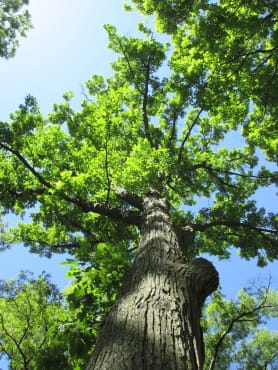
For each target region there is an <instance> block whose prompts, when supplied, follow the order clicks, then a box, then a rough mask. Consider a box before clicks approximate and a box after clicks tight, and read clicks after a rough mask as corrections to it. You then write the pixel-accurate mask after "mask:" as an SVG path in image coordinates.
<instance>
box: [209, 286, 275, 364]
mask: <svg viewBox="0 0 278 370" xmlns="http://www.w3.org/2000/svg"><path fill="white" fill-rule="evenodd" d="M277 307H278V296H277V292H275V291H273V290H271V289H270V288H269V286H267V287H260V288H256V287H255V284H254V286H253V287H252V289H250V288H249V289H242V290H241V291H240V292H239V294H238V301H237V302H234V301H231V300H225V297H224V295H223V294H222V293H221V292H220V291H218V292H216V293H214V294H213V297H212V300H211V302H210V303H209V304H208V305H207V307H206V309H205V310H204V317H203V328H204V340H205V344H206V363H205V369H208V370H213V369H222V370H227V369H231V368H235V367H233V365H234V366H236V368H237V369H247V368H248V369H275V368H276V367H277V363H278V362H277V361H278V355H277V351H276V349H275V347H276V346H277V339H278V337H277V336H278V332H277V331H276V332H275V331H269V330H268V329H267V328H266V327H263V326H262V324H265V323H266V320H268V319H270V318H275V317H276V318H277Z"/></svg>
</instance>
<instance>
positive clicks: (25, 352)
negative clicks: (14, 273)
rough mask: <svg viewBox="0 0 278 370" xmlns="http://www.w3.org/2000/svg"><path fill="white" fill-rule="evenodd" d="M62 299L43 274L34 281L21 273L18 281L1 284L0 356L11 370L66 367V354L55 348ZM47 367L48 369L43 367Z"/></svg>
mask: <svg viewBox="0 0 278 370" xmlns="http://www.w3.org/2000/svg"><path fill="white" fill-rule="evenodd" d="M62 312H63V309H62V302H61V296H60V294H59V292H58V290H57V288H56V286H55V285H53V284H52V283H51V282H50V280H49V276H48V275H46V274H45V273H43V274H42V275H40V276H39V277H38V278H37V279H35V278H34V277H33V276H32V275H31V274H29V273H23V272H21V273H20V274H19V277H18V279H17V280H6V281H1V282H0V357H2V356H3V355H6V356H8V359H9V360H10V366H11V368H20V367H25V368H40V369H46V368H48V369H54V368H55V367H54V364H53V362H52V359H55V366H57V365H60V366H62V367H63V368H65V369H66V368H68V367H67V365H68V362H67V359H66V355H65V351H63V350H62V346H61V343H60V348H59V344H58V343H56V345H57V344H58V345H57V346H56V348H55V349H53V348H52V345H53V343H54V342H55V340H56V338H55V330H54V332H53V329H54V327H55V324H57V323H58V324H57V325H56V326H58V325H59V320H60V319H61V317H60V315H62ZM46 364H47V366H46Z"/></svg>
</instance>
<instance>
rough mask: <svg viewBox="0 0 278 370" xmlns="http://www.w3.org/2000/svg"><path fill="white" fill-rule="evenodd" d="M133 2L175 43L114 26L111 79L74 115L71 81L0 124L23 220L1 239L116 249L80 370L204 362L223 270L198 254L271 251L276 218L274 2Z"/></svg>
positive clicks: (9, 198) (40, 246)
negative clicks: (209, 301)
mask: <svg viewBox="0 0 278 370" xmlns="http://www.w3.org/2000/svg"><path fill="white" fill-rule="evenodd" d="M134 3H136V4H137V6H138V7H139V9H140V11H143V12H147V13H148V12H153V11H154V12H155V13H157V24H158V27H159V29H160V30H162V31H165V32H167V33H168V36H167V38H170V37H171V44H167V43H165V42H163V43H161V42H159V41H157V40H156V39H155V36H154V35H155V33H154V31H153V30H150V29H148V28H147V27H146V26H145V25H143V24H140V25H139V30H140V31H141V35H142V37H141V38H136V37H126V36H120V35H119V34H118V33H117V31H116V29H115V28H114V27H113V26H111V25H107V26H106V30H107V32H108V36H109V47H110V48H111V49H112V50H113V51H114V52H115V53H116V54H117V55H118V59H116V60H115V61H114V62H113V63H112V67H113V70H114V75H113V76H112V77H110V78H108V79H107V80H104V78H102V77H101V76H95V75H94V76H93V77H92V78H91V80H90V81H89V82H88V83H87V84H86V87H87V90H88V93H87V94H86V95H87V98H86V99H85V101H84V102H83V104H82V109H81V111H79V112H74V111H73V109H72V107H71V105H70V98H71V93H66V94H65V95H64V100H65V101H64V103H62V104H55V105H54V109H53V112H52V113H50V114H49V116H48V117H47V118H43V117H42V115H41V113H40V111H39V106H38V104H37V102H36V100H35V99H34V98H33V97H31V96H28V97H27V98H26V100H25V103H24V104H22V105H21V106H20V107H19V109H18V111H17V112H15V113H14V114H12V115H11V121H10V122H2V123H1V126H0V137H1V140H0V148H1V151H2V154H1V167H0V168H1V170H0V171H1V172H0V182H1V194H0V200H1V204H2V207H3V210H4V211H6V212H7V211H11V212H14V213H16V214H17V215H19V216H20V215H22V214H23V212H26V211H28V216H29V219H28V220H27V221H25V222H23V221H20V222H19V223H18V225H17V226H16V227H12V228H10V229H9V230H8V231H7V232H5V233H4V234H3V236H2V243H3V244H5V243H7V244H11V243H17V242H23V243H25V245H26V246H30V248H31V251H32V252H36V253H39V254H44V255H48V256H51V254H52V253H61V252H65V251H67V252H69V253H71V254H72V255H74V258H75V259H76V261H77V263H79V264H85V265H87V268H88V269H89V268H90V264H91V263H92V260H93V258H94V256H95V251H96V250H97V249H98V248H99V246H100V245H101V246H106V248H107V249H108V250H115V255H119V263H120V266H121V270H120V276H119V275H118V274H117V266H115V271H114V275H113V274H112V275H110V276H109V277H108V280H109V279H111V280H113V279H114V277H113V276H116V278H115V281H116V284H115V287H113V284H112V286H111V284H110V285H109V284H107V287H109V289H110V288H111V289H112V290H110V291H108V293H107V296H108V297H109V295H111V297H112V298H111V297H110V298H111V299H114V295H113V289H118V287H119V285H121V284H122V286H121V289H120V293H119V296H118V299H117V300H116V302H115V304H114V306H113V308H112V309H111V311H110V313H109V314H108V316H107V317H106V319H105V320H104V322H103V323H102V325H101V328H100V332H99V336H98V340H97V342H96V345H95V349H94V353H93V356H92V358H91V360H90V361H89V363H88V366H87V369H100V368H101V369H111V368H113V369H115V370H118V369H123V368H128V369H150V368H153V369H163V368H164V369H169V370H170V369H201V368H202V367H203V363H204V359H205V356H204V345H203V339H202V328H201V326H200V318H201V310H202V306H203V304H204V301H205V299H206V297H207V296H209V295H210V294H211V293H212V292H213V291H214V290H216V288H217V286H218V273H217V271H216V270H215V268H214V267H213V265H212V264H211V263H210V262H209V261H207V260H205V259H204V258H202V257H200V254H201V253H203V252H209V253H210V254H214V255H218V256H219V257H221V258H224V257H228V256H229V252H228V248H229V247H230V246H234V247H236V248H239V250H240V254H241V256H242V257H245V258H247V259H248V258H252V257H257V258H258V263H259V264H260V265H264V264H265V263H267V261H273V260H274V259H275V258H276V257H277V244H278V238H277V229H278V228H277V221H278V220H277V215H274V214H273V213H266V210H265V209H264V208H260V207H258V206H257V204H256V201H255V199H254V196H255V194H256V191H257V190H258V189H259V188H260V187H267V186H270V185H275V184H277V179H278V176H277V171H275V170H273V167H274V165H273V164H274V163H275V161H277V150H276V149H277V139H276V138H277V135H276V134H277V127H276V125H275V122H277V107H276V102H275V94H276V90H277V73H276V62H277V60H276V52H275V51H276V48H277V45H278V43H277V30H276V28H277V20H276V19H277V9H276V5H275V4H274V3H273V2H272V1H263V2H262V1H260V2H256V1H252V2H251V1H250V2H248V3H246V2H244V4H243V3H240V4H238V2H237V3H235V2H234V1H232V0H230V1H228V0H226V1H221V2H220V3H218V2H217V3H215V4H214V3H211V2H207V1H197V2H186V9H185V8H184V6H185V5H184V4H185V3H184V2H183V1H177V2H171V1H167V2H161V1H154V0H153V1H148V2H147V1H146V2H144V3H145V4H143V2H142V1H134ZM146 4H147V5H148V6H151V8H148V9H147V8H146V6H147V5H146ZM151 4H152V5H151ZM163 4H164V5H163ZM185 10H186V11H185ZM168 21H169V22H168ZM175 21H176V22H175ZM174 25H175V26H174ZM216 36H217V37H216ZM251 36H252V37H251ZM163 40H164V39H163ZM166 60H167V61H168V68H166ZM240 135H241V137H242V141H241V142H240V144H238V143H237V142H235V141H234V137H235V136H236V137H239V136H240ZM231 140H233V141H231ZM259 151H260V152H259ZM268 164H269V166H268ZM206 198H208V199H209V206H207V205H208V202H205V204H206V207H204V201H203V200H204V199H206ZM193 205H194V208H193V207H192V206H193ZM112 255H113V254H112ZM106 257H107V254H105V253H104V254H103V256H102V257H100V260H99V262H98V264H99V265H100V266H105V264H106V263H107V259H106ZM196 257H197V258H196ZM129 263H131V267H130V269H129V270H128V272H127V273H126V275H125V276H124V278H123V280H121V279H120V278H121V274H123V271H125V269H126V266H127V265H128V264H129ZM122 267H123V268H122ZM120 280H121V284H120V283H119V281H120ZM81 292H82V290H81ZM84 292H85V293H87V292H86V291H84ZM81 294H82V293H81ZM88 294H90V291H88ZM101 295H102V298H101V299H102V302H104V298H105V293H103V291H101ZM92 306H93V303H92Z"/></svg>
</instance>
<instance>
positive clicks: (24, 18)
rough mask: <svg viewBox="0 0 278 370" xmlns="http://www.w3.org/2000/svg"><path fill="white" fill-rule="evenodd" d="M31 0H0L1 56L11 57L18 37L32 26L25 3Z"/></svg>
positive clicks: (16, 45)
mask: <svg viewBox="0 0 278 370" xmlns="http://www.w3.org/2000/svg"><path fill="white" fill-rule="evenodd" d="M28 4H29V0H12V1H11V0H1V1H0V57H2V58H11V57H13V56H14V55H15V52H16V49H17V47H18V44H19V43H18V38H19V37H20V36H26V32H27V31H28V29H30V28H31V27H32V25H31V18H30V14H29V12H28V10H27V9H25V5H28Z"/></svg>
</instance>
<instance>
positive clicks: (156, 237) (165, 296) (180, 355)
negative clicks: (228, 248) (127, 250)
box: [86, 194, 218, 370]
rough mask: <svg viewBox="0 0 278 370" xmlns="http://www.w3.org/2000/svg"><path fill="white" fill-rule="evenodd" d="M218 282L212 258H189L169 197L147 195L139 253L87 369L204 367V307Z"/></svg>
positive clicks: (108, 317) (149, 369) (140, 369)
mask: <svg viewBox="0 0 278 370" xmlns="http://www.w3.org/2000/svg"><path fill="white" fill-rule="evenodd" d="M217 286H218V273H217V271H216V270H215V268H214V267H213V265H212V264H211V263H210V262H208V261H207V260H205V259H203V258H198V259H195V260H194V261H193V262H186V261H185V259H184V256H183V255H182V253H181V251H180V248H179V244H178V239H177V236H176V234H175V232H174V228H173V226H172V223H171V221H170V217H169V214H168V207H167V203H166V200H165V199H163V198H160V197H158V196H157V195H155V194H152V195H150V196H148V197H146V198H145V200H144V212H143V223H142V227H141V241H140V244H139V247H138V253H137V256H136V258H135V260H134V264H133V266H132V268H131V270H130V272H129V274H128V276H127V278H126V280H125V283H124V287H123V291H122V292H121V294H120V297H119V299H118V300H117V302H116V304H115V305H114V307H113V308H112V310H111V312H110V313H109V315H108V316H107V318H106V320H105V322H104V325H103V327H102V329H101V330H100V332H99V336H98V340H97V344H96V347H95V350H94V353H93V356H92V358H91V359H90V361H89V363H88V365H87V368H86V370H92V369H94V370H120V369H126V370H164V369H165V370H172V369H175V370H181V369H194V370H195V369H202V368H203V362H204V344H203V338H202V329H201V327H200V317H201V308H202V305H203V303H204V300H205V298H206V297H207V296H208V295H210V294H211V293H212V292H213V291H214V290H215V289H216V288H217Z"/></svg>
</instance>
